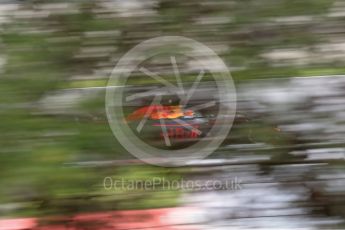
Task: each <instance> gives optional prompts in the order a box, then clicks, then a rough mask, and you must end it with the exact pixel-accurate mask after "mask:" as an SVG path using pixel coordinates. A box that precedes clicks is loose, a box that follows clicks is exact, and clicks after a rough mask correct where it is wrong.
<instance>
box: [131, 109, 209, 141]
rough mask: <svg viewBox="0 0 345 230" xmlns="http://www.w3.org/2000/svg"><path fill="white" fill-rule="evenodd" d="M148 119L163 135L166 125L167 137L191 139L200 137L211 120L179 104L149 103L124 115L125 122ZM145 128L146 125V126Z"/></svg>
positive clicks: (149, 124)
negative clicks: (163, 128)
mask: <svg viewBox="0 0 345 230" xmlns="http://www.w3.org/2000/svg"><path fill="white" fill-rule="evenodd" d="M145 118H146V119H147V120H148V126H150V127H157V129H156V131H160V136H163V133H162V127H166V131H167V134H168V136H169V138H172V139H185V140H186V139H193V138H199V137H202V135H203V133H205V132H206V131H207V130H208V129H209V128H211V122H212V121H211V120H210V119H209V118H206V117H204V116H202V115H201V113H198V112H196V111H193V110H191V109H183V108H182V106H181V105H150V106H144V107H141V108H139V109H136V110H135V111H134V112H132V113H130V114H129V115H128V116H127V117H126V121H127V122H132V123H138V122H140V121H142V120H143V119H145ZM146 129H147V126H146Z"/></svg>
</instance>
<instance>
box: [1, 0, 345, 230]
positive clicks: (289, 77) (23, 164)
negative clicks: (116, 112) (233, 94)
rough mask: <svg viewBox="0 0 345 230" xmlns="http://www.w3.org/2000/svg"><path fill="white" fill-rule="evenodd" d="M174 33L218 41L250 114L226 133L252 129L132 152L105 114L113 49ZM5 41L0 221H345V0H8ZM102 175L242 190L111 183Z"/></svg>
mask: <svg viewBox="0 0 345 230" xmlns="http://www.w3.org/2000/svg"><path fill="white" fill-rule="evenodd" d="M164 35H177V36H185V37H188V38H192V39H195V40H197V41H199V42H201V43H203V44H205V45H207V46H209V47H210V48H212V49H213V50H214V51H215V52H217V54H218V55H219V56H220V57H221V58H222V59H223V61H224V62H225V63H226V64H227V66H228V68H229V70H230V71H231V74H232V77H233V79H234V81H235V83H236V88H237V97H238V102H237V103H238V110H237V111H238V119H242V120H245V121H246V122H239V124H238V125H235V126H234V128H233V130H232V132H231V135H234V136H236V135H237V136H241V135H242V136H243V135H244V136H246V137H247V138H244V139H246V140H245V141H243V142H241V141H240V140H243V138H237V139H236V141H226V143H224V144H223V145H222V146H221V147H220V148H219V149H218V150H217V151H216V152H215V153H214V154H212V155H211V156H210V157H208V158H207V159H205V160H202V161H196V162H193V163H191V164H190V165H189V166H188V167H187V166H186V167H181V168H163V167H155V166H150V165H146V164H144V163H142V162H140V161H139V160H136V159H135V158H134V157H132V156H131V155H130V154H129V153H127V152H126V151H125V149H123V148H122V146H121V145H120V144H119V143H118V142H117V140H116V139H115V138H114V136H113V134H112V132H111V130H110V127H109V125H108V122H107V120H106V116H105V109H104V103H105V102H104V97H105V86H106V84H107V81H108V78H109V76H110V72H111V70H112V69H113V67H114V66H115V64H116V63H117V61H118V60H119V59H120V58H121V56H122V55H124V54H125V53H126V52H127V51H128V50H130V49H131V48H132V47H134V46H135V45H137V44H139V43H140V42H141V41H144V40H147V39H150V38H153V37H157V36H164ZM0 47H1V48H0V50H1V51H0V164H1V165H0V175H1V176H0V229H1V230H5V229H6V230H8V229H144V228H146V229H217V230H218V229H229V228H235V229H237V228H265V229H266V228H305V229H325V228H327V229H329V228H340V229H341V228H345V224H344V218H345V196H344V195H345V165H344V157H345V142H344V141H345V140H344V137H345V78H344V72H345V2H344V1H342V0H304V1H300V0H226V1H225V0H217V1H211V0H188V1H182V0H181V1H180V0H122V1H121V0H88V1H86V0H85V1H83V0H69V1H63V0H61V1H59V0H49V1H46V0H20V1H19V0H18V1H15V0H1V1H0ZM210 65H212V62H210ZM154 67H155V68H156V69H158V70H159V71H161V72H162V73H164V74H166V75H172V74H173V70H172V68H171V63H168V62H163V61H161V62H158V63H155V65H154ZM188 67H189V68H186V69H183V70H181V74H182V75H183V76H188V75H190V74H191V73H193V63H189V65H188ZM139 77H140V76H139ZM144 83H145V84H146V86H147V85H148V84H149V83H148V82H142V80H141V79H140V78H138V80H137V81H136V80H133V84H136V85H139V86H140V84H144ZM247 121H248V122H247ZM272 130H274V131H272ZM106 177H111V178H114V179H123V178H124V179H125V180H152V178H161V179H162V178H164V179H165V180H167V181H173V180H181V179H190V180H201V181H208V180H227V179H233V178H238V179H239V180H240V181H241V185H242V188H241V189H239V190H217V189H215V190H209V189H208V190H205V191H194V190H188V191H186V190H183V189H153V190H144V189H130V190H126V189H111V190H107V189H105V188H104V178H106Z"/></svg>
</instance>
